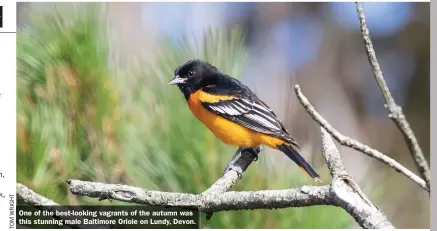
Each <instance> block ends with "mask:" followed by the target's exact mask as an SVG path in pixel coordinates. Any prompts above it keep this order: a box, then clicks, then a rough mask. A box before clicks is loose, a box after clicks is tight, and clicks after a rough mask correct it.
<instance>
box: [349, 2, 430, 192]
mask: <svg viewBox="0 0 437 231" xmlns="http://www.w3.org/2000/svg"><path fill="white" fill-rule="evenodd" d="M356 5H357V12H358V17H359V19H360V23H361V33H362V36H363V40H364V43H365V45H366V53H367V57H368V58H369V63H370V66H371V67H372V71H373V75H374V77H375V80H376V82H377V83H378V86H379V89H380V90H381V93H382V95H383V96H384V99H385V102H386V105H384V106H385V107H386V108H387V109H388V111H389V115H388V116H389V117H390V118H391V119H392V120H393V122H394V123H395V124H396V126H397V127H398V128H399V130H400V131H401V132H402V134H403V135H404V138H405V141H406V142H407V145H408V148H409V150H410V153H411V155H412V156H413V159H414V162H415V163H416V165H417V167H418V169H419V172H420V174H421V175H422V177H423V178H424V179H425V182H426V186H427V188H428V189H429V188H430V184H431V176H430V170H429V166H428V163H427V161H426V159H425V156H424V155H423V152H422V149H421V148H420V146H419V142H418V141H417V138H416V136H415V135H414V132H413V130H412V129H411V127H410V124H409V123H408V121H407V120H406V118H405V115H404V113H403V112H402V108H401V107H400V106H398V105H397V104H396V102H395V100H394V98H393V97H392V95H391V93H390V90H389V89H388V86H387V83H386V82H385V79H384V76H383V74H382V71H381V67H380V66H379V63H378V60H377V58H376V54H375V50H374V49H373V44H372V39H371V38H370V32H369V29H368V28H367V23H366V17H365V15H364V8H363V4H362V3H361V2H357V3H356ZM428 191H429V190H428Z"/></svg>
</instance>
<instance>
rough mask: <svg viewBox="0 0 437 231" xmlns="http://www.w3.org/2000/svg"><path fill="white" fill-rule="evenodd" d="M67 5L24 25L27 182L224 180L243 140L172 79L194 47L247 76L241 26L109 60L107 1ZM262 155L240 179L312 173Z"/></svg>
mask: <svg viewBox="0 0 437 231" xmlns="http://www.w3.org/2000/svg"><path fill="white" fill-rule="evenodd" d="M56 6H57V7H56V8H54V9H53V10H52V11H49V12H50V13H44V14H43V13H39V14H37V15H34V18H33V19H32V22H33V24H32V27H29V28H25V29H24V30H23V31H20V32H19V33H18V36H17V37H18V40H17V65H18V67H17V76H18V97H17V99H18V105H17V107H18V115H17V116H18V118H17V163H18V164H17V178H18V182H20V183H23V184H25V185H27V186H29V187H30V188H32V189H33V190H35V191H36V192H38V193H40V194H42V195H44V196H46V197H49V198H51V199H53V200H54V201H56V202H59V203H60V204H102V203H110V202H99V201H98V200H96V199H90V198H86V197H76V196H73V195H71V194H70V193H69V192H68V189H67V186H66V183H65V180H66V179H69V178H74V179H82V180H93V181H101V182H107V183H123V184H130V185H134V186H137V187H144V188H148V189H155V190H162V191H179V192H188V193H200V192H202V191H204V190H205V189H207V188H208V187H209V186H210V185H211V184H212V183H214V182H215V180H217V179H218V178H219V177H220V176H221V174H222V171H223V168H224V166H225V165H226V163H227V162H228V161H229V159H230V157H231V155H232V154H233V152H234V151H235V147H229V146H226V145H224V144H222V143H220V141H218V140H217V139H216V138H215V137H214V136H213V135H212V134H211V132H209V131H208V130H207V129H206V128H205V127H204V126H203V125H202V124H201V123H200V122H199V121H197V120H196V119H195V117H194V116H193V115H192V114H191V113H190V112H189V110H188V108H187V105H186V103H185V102H184V99H183V96H182V94H181V93H180V92H179V90H178V89H177V88H176V87H174V86H168V85H167V82H168V81H169V80H170V79H171V78H172V77H173V74H174V69H175V68H176V67H177V66H178V65H179V64H181V63H182V62H183V61H186V60H187V59H190V58H200V59H204V60H207V61H209V62H211V63H213V64H214V65H216V66H218V67H219V68H220V69H221V70H223V71H224V72H225V73H228V74H230V75H232V76H236V77H238V76H241V74H242V71H243V67H244V65H245V62H246V59H247V54H246V51H245V46H244V36H243V33H242V30H241V29H240V28H238V27H235V28H215V29H211V30H209V31H207V32H206V33H205V35H204V37H203V38H201V39H200V40H199V39H198V38H196V39H195V38H194V37H186V38H183V39H181V40H173V39H168V38H163V39H162V43H161V44H160V45H159V46H158V48H157V49H156V50H155V51H154V52H155V53H156V59H155V60H154V62H153V63H152V62H150V63H148V62H145V61H144V60H141V59H140V60H137V62H131V63H128V64H125V65H124V66H123V65H121V64H119V65H117V64H116V65H109V64H108V59H109V58H108V50H110V47H109V45H108V42H107V33H106V31H105V28H106V24H105V23H106V22H105V20H103V19H104V18H105V13H104V12H103V11H102V10H101V7H102V5H99V4H57V5H56ZM59 6H62V7H59ZM64 7H65V8H64ZM193 41H194V42H193ZM290 164H292V162H290ZM256 167H257V166H255V165H254V166H251V167H250V168H249V170H248V171H247V172H246V173H245V175H244V178H243V179H242V180H240V181H239V182H237V184H236V185H235V187H234V190H261V189H283V188H290V187H293V186H297V185H303V184H308V183H310V181H309V180H308V179H307V178H306V176H305V175H304V174H302V173H301V172H300V171H299V170H291V171H290V170H289V169H287V170H284V171H283V172H279V171H277V172H275V175H274V178H273V179H274V180H273V182H272V181H270V182H268V179H266V178H265V177H263V176H262V175H260V174H259V173H258V171H257V169H256ZM295 169H297V168H295ZM290 176H292V179H290ZM290 181H292V182H293V184H290V183H289V182H290ZM112 203H117V202H112ZM117 204H121V203H117ZM351 221H352V220H351V218H350V216H349V215H348V214H346V213H345V212H344V211H342V210H341V209H339V208H335V207H331V206H314V207H308V208H290V209H280V210H255V211H230V212H220V213H215V214H214V216H213V218H212V219H211V220H210V221H206V220H205V219H204V218H203V219H202V227H205V228H206V227H210V228H344V227H348V226H349V225H350V223H351Z"/></svg>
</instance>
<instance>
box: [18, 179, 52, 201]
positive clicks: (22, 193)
mask: <svg viewBox="0 0 437 231" xmlns="http://www.w3.org/2000/svg"><path fill="white" fill-rule="evenodd" d="M17 195H18V197H19V198H21V199H23V200H24V202H25V203H26V204H28V205H34V206H39V205H44V206H58V205H59V204H58V203H56V202H54V201H52V200H50V199H48V198H46V197H43V196H41V195H39V194H38V193H36V192H34V191H32V190H31V189H29V188H28V187H26V186H24V185H22V184H20V183H17Z"/></svg>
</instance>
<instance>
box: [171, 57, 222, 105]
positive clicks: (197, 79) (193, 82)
mask: <svg viewBox="0 0 437 231" xmlns="http://www.w3.org/2000/svg"><path fill="white" fill-rule="evenodd" d="M218 73H219V70H218V69H217V68H216V67H214V66H213V65H211V64H209V63H207V62H204V61H201V60H198V59H193V60H189V61H187V62H185V63H183V64H182V65H180V66H179V67H178V68H176V70H175V76H174V78H173V79H172V80H171V81H170V82H168V84H169V85H175V84H176V85H177V86H178V87H179V89H180V90H181V91H182V93H184V95H185V97H186V98H188V96H189V95H190V94H191V93H193V92H195V91H197V90H199V89H201V88H202V87H204V86H205V84H206V83H207V82H208V80H209V79H211V78H214V77H215V76H216V75H217V74H218Z"/></svg>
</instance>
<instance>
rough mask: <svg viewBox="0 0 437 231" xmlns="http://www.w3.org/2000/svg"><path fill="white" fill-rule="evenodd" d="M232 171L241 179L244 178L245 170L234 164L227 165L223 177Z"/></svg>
mask: <svg viewBox="0 0 437 231" xmlns="http://www.w3.org/2000/svg"><path fill="white" fill-rule="evenodd" d="M231 170H233V171H235V172H236V173H237V175H238V178H239V179H241V178H243V170H242V169H241V168H240V167H238V166H235V165H234V162H230V163H229V164H228V165H226V168H225V170H224V171H223V175H225V173H227V172H229V171H231Z"/></svg>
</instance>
